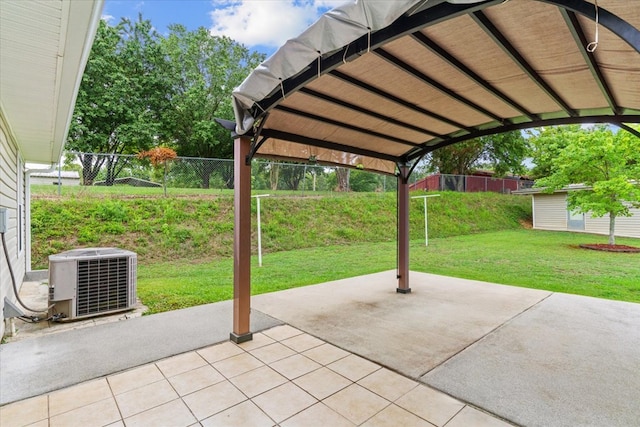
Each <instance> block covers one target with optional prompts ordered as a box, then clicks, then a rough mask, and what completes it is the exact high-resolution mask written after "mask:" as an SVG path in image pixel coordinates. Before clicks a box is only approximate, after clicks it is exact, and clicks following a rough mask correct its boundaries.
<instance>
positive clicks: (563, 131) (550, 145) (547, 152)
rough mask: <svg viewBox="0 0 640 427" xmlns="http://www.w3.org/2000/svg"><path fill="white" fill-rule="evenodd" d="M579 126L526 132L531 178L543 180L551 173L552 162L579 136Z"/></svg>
mask: <svg viewBox="0 0 640 427" xmlns="http://www.w3.org/2000/svg"><path fill="white" fill-rule="evenodd" d="M580 132H581V131H580V125H569V126H549V127H545V128H536V129H532V130H529V131H528V135H529V138H528V139H529V145H530V147H531V157H532V160H533V163H534V167H533V168H532V169H531V176H532V178H534V179H538V178H544V177H545V176H549V175H551V174H552V173H553V161H554V160H555V159H556V158H557V157H558V155H560V153H561V152H562V150H563V149H564V148H565V147H566V146H567V145H568V144H569V142H570V141H572V140H573V139H574V138H576V137H577V136H578V135H579V134H580Z"/></svg>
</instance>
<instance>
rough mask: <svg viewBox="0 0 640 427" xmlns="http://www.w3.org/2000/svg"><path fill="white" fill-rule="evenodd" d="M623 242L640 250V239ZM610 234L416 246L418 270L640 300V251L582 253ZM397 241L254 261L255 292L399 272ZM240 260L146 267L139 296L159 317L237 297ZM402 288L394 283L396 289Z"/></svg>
mask: <svg viewBox="0 0 640 427" xmlns="http://www.w3.org/2000/svg"><path fill="white" fill-rule="evenodd" d="M617 240H618V241H617V243H620V244H627V245H631V246H640V239H628V238H619V239H617ZM580 243H606V237H605V236H595V235H586V234H577V233H563V232H545V231H538V230H516V231H503V232H496V233H484V234H474V235H466V236H459V237H449V238H442V239H430V240H429V246H428V247H425V245H424V241H413V242H412V243H411V261H410V268H411V270H412V271H422V272H428V273H434V274H441V275H445V276H454V277H461V278H466V279H474V280H482V281H488V282H494V283H502V284H508V285H515V286H522V287H528V288H536V289H546V290H550V291H555V292H567V293H572V294H579V295H588V296H594V297H600V298H609V299H615V300H622V301H631V302H640V254H628V253H607V252H597V251H591V250H586V249H579V248H578V247H577V246H578V245H579V244H580ZM395 263H396V245H395V243H381V244H359V245H351V246H337V247H336V246H332V247H322V248H314V249H305V250H296V251H289V252H278V253H267V254H263V266H262V267H258V266H257V260H256V259H254V260H253V267H252V292H253V293H254V294H260V293H265V292H273V291H278V290H282V289H288V288H294V287H298V286H305V285H310V284H315V283H322V282H326V281H331V280H337V279H342V278H347V277H354V276H359V275H363V274H370V273H375V272H380V271H385V270H392V269H395V267H396V265H395ZM232 283H233V261H232V260H231V259H218V260H214V261H212V262H210V263H204V264H203V263H200V264H189V263H186V262H185V261H184V260H178V261H176V262H174V263H162V264H154V265H145V264H144V263H141V265H140V266H139V272H138V294H139V296H140V297H141V299H142V301H143V303H144V304H146V305H148V306H149V308H150V310H151V312H161V311H167V310H173V309H177V308H184V307H189V306H193V305H198V304H205V303H210V302H216V301H222V300H225V299H230V298H232V296H233V284H232ZM390 286H394V284H390Z"/></svg>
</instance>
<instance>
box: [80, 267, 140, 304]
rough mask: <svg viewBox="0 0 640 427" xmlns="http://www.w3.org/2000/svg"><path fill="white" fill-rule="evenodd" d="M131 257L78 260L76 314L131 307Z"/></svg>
mask: <svg viewBox="0 0 640 427" xmlns="http://www.w3.org/2000/svg"><path fill="white" fill-rule="evenodd" d="M128 277H129V262H128V258H126V257H123V258H104V259H92V260H79V261H78V293H77V300H76V312H77V313H76V315H77V316H84V315H88V314H94V313H101V312H105V311H111V310H119V309H124V308H127V307H128V298H129V285H128V283H127V278H128Z"/></svg>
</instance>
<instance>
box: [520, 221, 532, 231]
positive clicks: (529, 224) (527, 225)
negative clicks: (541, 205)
mask: <svg viewBox="0 0 640 427" xmlns="http://www.w3.org/2000/svg"><path fill="white" fill-rule="evenodd" d="M518 222H519V223H520V225H521V226H522V227H523V228H525V229H527V230H531V229H532V228H533V221H532V220H530V219H519V220H518Z"/></svg>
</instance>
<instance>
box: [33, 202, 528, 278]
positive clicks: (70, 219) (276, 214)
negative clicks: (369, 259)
mask: <svg viewBox="0 0 640 427" xmlns="http://www.w3.org/2000/svg"><path fill="white" fill-rule="evenodd" d="M416 194H421V193H416ZM253 203H254V205H253V208H254V209H255V200H254V201H253ZM395 203H396V201H395V194H394V193H381V194H370V193H368V194H357V193H354V194H349V195H346V196H345V195H333V196H323V197H290V196H275V197H269V198H268V199H263V201H262V204H261V205H262V209H261V211H262V212H261V217H262V234H263V235H262V244H263V253H265V254H267V253H273V252H280V251H289V250H294V249H301V248H313V247H324V246H336V245H346V244H349V245H351V244H354V243H364V242H369V243H376V242H394V241H395V238H396V236H395V233H396V231H395V230H396V226H395V221H396V219H395ZM530 215H531V202H530V199H529V198H528V197H519V196H505V195H500V194H493V193H475V194H464V193H442V196H441V197H438V198H432V199H429V235H430V237H433V238H437V237H447V236H455V235H462V234H469V233H478V232H487V231H496V230H503V229H517V228H520V227H521V225H520V223H521V222H522V221H526V220H528V219H529V217H530ZM410 218H411V227H410V229H411V238H412V239H421V238H424V211H423V204H422V201H421V200H412V203H411V214H410ZM254 234H255V224H254ZM32 238H33V253H32V259H33V267H34V268H47V264H48V261H47V260H48V256H49V255H51V254H54V253H58V252H61V251H64V250H68V249H72V248H77V247H96V246H99V247H102V246H117V247H121V248H124V249H130V250H133V251H135V252H137V253H138V256H139V258H140V263H141V264H143V265H144V264H151V263H158V262H164V261H175V260H178V259H179V260H187V261H188V262H204V261H208V260H212V259H221V258H228V257H230V256H231V255H232V240H233V199H232V197H230V196H228V195H211V194H208V195H186V196H173V197H168V198H164V197H162V196H158V195H154V196H148V195H147V196H145V195H136V196H125V197H123V196H115V195H109V194H106V195H105V194H102V195H95V194H82V193H79V194H72V195H70V196H62V197H56V196H52V195H38V193H37V192H34V198H33V203H32ZM256 241H257V239H256V236H255V235H254V236H253V242H254V245H255V244H256ZM254 253H255V248H254Z"/></svg>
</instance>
